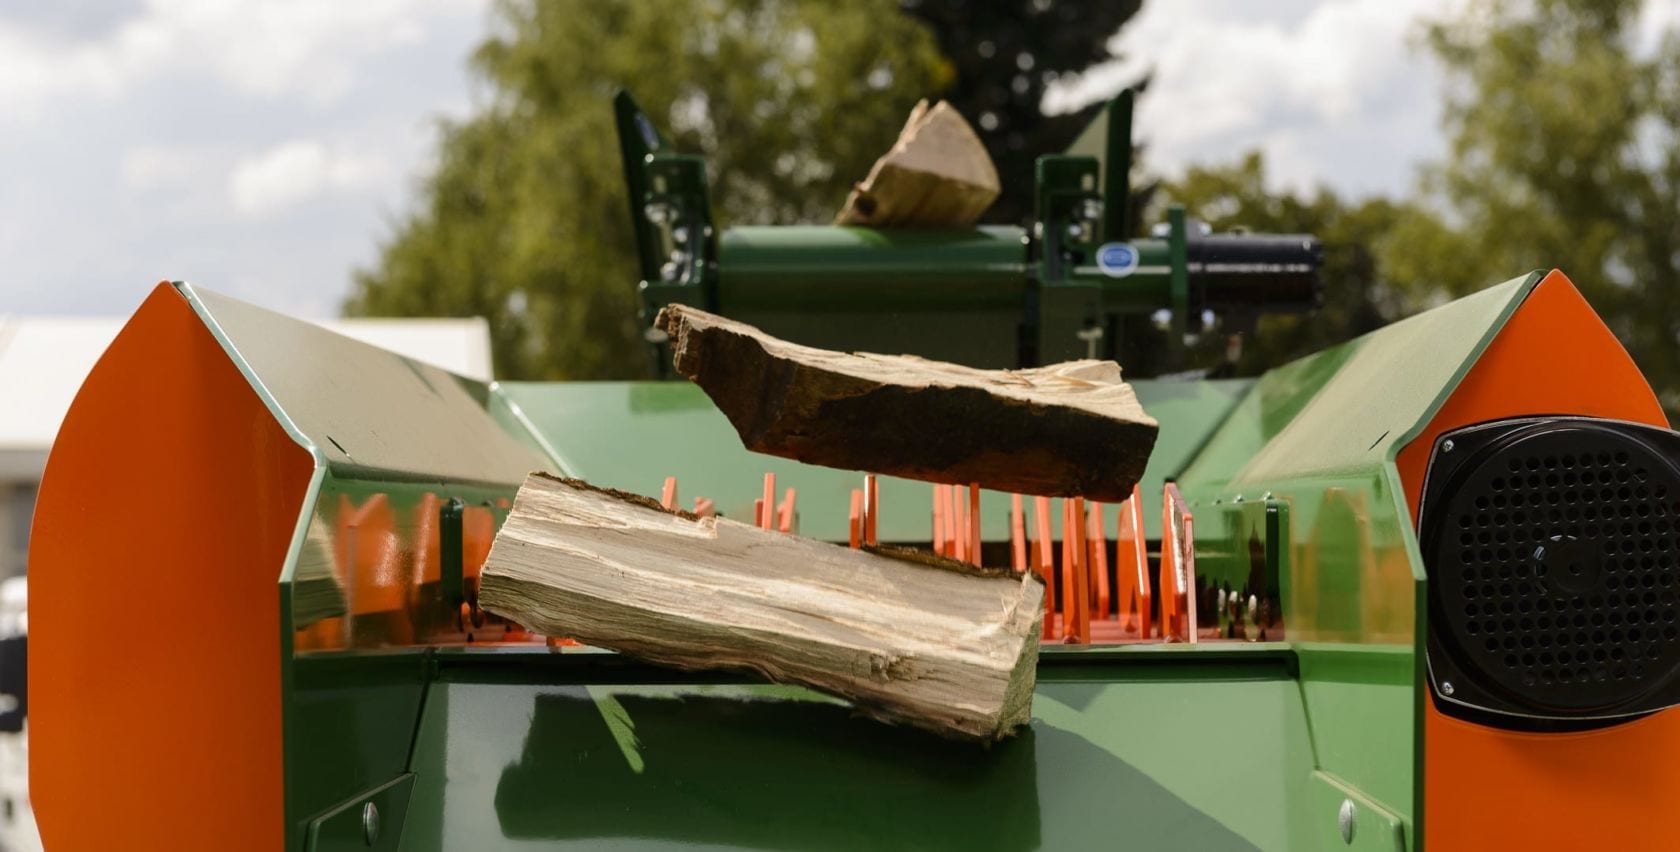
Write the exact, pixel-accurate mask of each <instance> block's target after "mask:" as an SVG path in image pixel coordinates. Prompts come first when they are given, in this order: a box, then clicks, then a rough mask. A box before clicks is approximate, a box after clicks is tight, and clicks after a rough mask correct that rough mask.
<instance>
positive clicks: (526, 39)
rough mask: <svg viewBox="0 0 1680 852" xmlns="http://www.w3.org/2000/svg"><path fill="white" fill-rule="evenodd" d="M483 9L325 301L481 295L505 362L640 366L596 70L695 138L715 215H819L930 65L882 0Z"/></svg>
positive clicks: (594, 371) (621, 371)
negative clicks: (415, 187) (451, 79)
mask: <svg viewBox="0 0 1680 852" xmlns="http://www.w3.org/2000/svg"><path fill="white" fill-rule="evenodd" d="M493 22H494V27H493V32H494V35H493V36H492V37H491V38H490V39H489V40H488V41H486V42H485V43H484V45H483V46H481V47H480V48H479V49H478V51H477V52H476V54H475V55H474V57H473V70H474V72H475V73H476V75H477V76H478V77H479V79H480V80H482V81H483V83H484V84H485V85H486V87H487V89H488V91H489V98H488V100H487V102H486V103H485V104H484V106H483V107H482V109H480V110H479V111H478V113H477V114H476V115H474V116H473V117H472V118H469V119H467V120H465V121H461V122H455V123H445V124H444V125H443V127H442V139H441V144H440V151H439V160H438V164H437V167H436V170H435V171H434V172H433V173H432V174H431V175H429V176H428V177H427V178H425V180H424V181H423V183H422V185H421V188H420V190H421V191H420V203H419V207H418V209H417V210H416V211H414V212H413V213H412V214H410V215H409V216H407V217H405V218H403V219H402V220H400V221H399V222H397V223H396V225H395V228H394V233H393V235H392V237H391V238H390V240H389V241H387V242H386V243H385V244H384V245H383V246H382V248H381V251H380V257H379V261H378V263H377V265H376V266H375V267H374V268H372V269H368V270H361V271H358V272H357V273H356V275H355V283H354V290H353V293H352V295H351V297H350V298H349V299H348V300H347V302H346V304H345V310H346V312H347V313H350V314H364V315H365V314H386V315H408V316H451V315H472V314H477V315H482V316H484V317H486V318H487V319H488V320H489V322H490V325H491V333H492V339H493V341H494V357H495V360H496V372H497V375H499V376H503V377H506V378H524V379H535V378H543V379H562V378H569V379H580V378H607V377H626V376H633V375H639V374H640V373H641V372H642V370H643V369H645V367H644V365H645V363H646V358H645V353H644V352H643V350H642V346H643V344H642V342H641V334H640V332H641V329H639V328H637V326H636V308H637V305H636V296H635V281H636V271H635V250H634V245H635V242H634V236H633V233H632V230H631V226H630V222H629V217H628V214H627V213H626V210H627V208H628V205H627V203H626V201H625V198H624V187H623V185H622V183H623V181H622V177H621V172H620V169H619V163H618V149H617V143H616V137H615V135H614V129H613V119H612V107H611V97H612V94H613V92H614V90H615V89H617V88H618V87H621V86H624V87H629V88H630V89H632V90H633V91H634V93H635V95H636V98H637V100H638V101H639V102H640V103H641V104H642V105H643V107H644V108H645V109H647V111H648V113H649V114H650V115H652V116H656V117H662V118H663V119H664V122H663V123H664V125H665V127H666V128H667V129H668V130H669V131H670V135H671V137H672V141H673V142H674V143H675V144H676V145H677V146H678V147H679V148H681V149H683V150H687V151H696V152H699V153H702V154H704V155H705V156H706V158H707V162H708V164H709V167H710V168H711V169H712V170H713V171H712V173H711V174H710V179H711V185H712V187H713V205H714V211H713V212H714V215H715V216H716V218H717V219H718V220H719V221H720V223H728V222H729V221H731V220H739V221H751V222H761V223H786V222H801V221H820V220H826V219H828V218H830V217H832V216H833V215H834V211H835V210H837V209H839V206H840V203H841V201H842V200H843V199H844V197H845V194H846V191H847V190H848V189H849V188H850V186H851V183H852V182H853V181H854V180H857V179H858V178H860V177H861V176H862V175H864V174H865V173H867V172H868V170H869V167H870V165H871V164H872V163H873V162H874V159H875V158H876V157H877V156H879V155H880V153H881V152H882V151H885V150H886V149H887V148H888V147H889V146H890V145H891V144H892V141H893V139H894V138H895V136H896V135H897V132H898V129H899V127H900V126H901V125H902V123H903V121H904V117H905V115H907V114H908V112H909V110H910V107H911V105H912V104H914V103H915V101H916V100H917V99H918V98H920V97H923V96H925V95H927V94H928V93H930V92H937V91H939V90H941V89H942V88H944V87H945V85H946V84H947V83H948V82H949V80H950V69H949V66H948V65H947V64H946V63H945V62H944V60H943V59H942V58H941V57H940V55H939V52H938V50H937V48H936V46H935V44H934V41H933V38H932V37H931V36H930V35H929V33H928V31H927V30H926V28H925V27H923V26H922V25H920V24H919V23H918V22H916V21H915V20H913V19H911V18H910V17H908V16H905V15H902V14H900V13H899V11H898V8H897V6H896V4H895V3H893V2H892V0H853V1H852V2H846V3H829V2H824V1H823V0H688V2H682V3H677V2H672V3H648V2H639V0H552V2H543V1H542V0H502V2H500V3H499V4H498V5H497V6H496V7H495V11H494V13H493Z"/></svg>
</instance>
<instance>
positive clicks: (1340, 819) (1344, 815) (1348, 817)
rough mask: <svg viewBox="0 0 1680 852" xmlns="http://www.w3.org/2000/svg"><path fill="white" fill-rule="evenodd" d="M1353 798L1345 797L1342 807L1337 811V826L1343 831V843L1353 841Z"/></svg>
mask: <svg viewBox="0 0 1680 852" xmlns="http://www.w3.org/2000/svg"><path fill="white" fill-rule="evenodd" d="M1353 816H1354V810H1353V800H1352V799H1343V800H1342V807H1341V809H1340V810H1338V811H1336V828H1337V829H1339V830H1340V831H1341V832H1342V842H1343V843H1349V844H1351V843H1353Z"/></svg>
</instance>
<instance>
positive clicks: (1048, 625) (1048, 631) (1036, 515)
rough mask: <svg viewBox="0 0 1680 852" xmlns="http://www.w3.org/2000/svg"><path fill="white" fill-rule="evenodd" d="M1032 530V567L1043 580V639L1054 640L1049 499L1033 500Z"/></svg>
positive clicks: (1053, 583)
mask: <svg viewBox="0 0 1680 852" xmlns="http://www.w3.org/2000/svg"><path fill="white" fill-rule="evenodd" d="M1033 522H1034V524H1033V528H1034V531H1035V532H1036V533H1037V536H1036V541H1035V542H1034V544H1035V545H1036V547H1035V549H1034V553H1035V554H1036V556H1035V558H1034V563H1035V564H1034V567H1035V568H1037V569H1038V576H1039V577H1040V578H1042V579H1043V580H1044V634H1043V637H1042V638H1044V639H1054V638H1056V570H1055V567H1056V560H1055V556H1054V552H1053V551H1052V550H1051V549H1050V548H1051V547H1052V545H1051V543H1050V498H1049V497H1034V498H1033Z"/></svg>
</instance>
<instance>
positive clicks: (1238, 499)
mask: <svg viewBox="0 0 1680 852" xmlns="http://www.w3.org/2000/svg"><path fill="white" fill-rule="evenodd" d="M1231 502H1232V503H1241V502H1242V495H1241V494H1238V495H1237V496H1235V497H1232V498H1231Z"/></svg>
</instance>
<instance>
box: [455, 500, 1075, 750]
mask: <svg viewBox="0 0 1680 852" xmlns="http://www.w3.org/2000/svg"><path fill="white" fill-rule="evenodd" d="M913 553H914V552H913V551H904V552H902V553H899V552H896V551H892V552H889V551H885V550H882V549H874V550H852V549H850V548H845V547H839V546H836V545H832V544H828V543H826V542H820V541H815V540H812V539H806V538H801V537H799V536H795V535H788V534H785V533H778V532H772V531H770V530H763V529H758V528H755V527H752V526H748V525H746V524H742V523H739V522H736V521H731V520H727V519H723V518H700V517H696V516H694V515H691V514H689V513H687V512H672V511H667V510H665V509H663V508H662V507H660V506H659V504H658V503H656V502H654V501H653V500H650V499H647V498H641V497H636V496H633V495H627V494H623V493H620V492H616V491H607V490H603V489H598V488H594V487H592V486H589V485H587V484H585V483H582V482H579V481H577V480H570V479H560V478H557V477H553V476H549V475H547V474H540V473H538V474H532V475H531V476H530V478H528V479H527V480H526V481H525V484H524V486H523V487H522V488H520V491H519V496H518V498H517V499H516V500H515V501H514V505H513V510H512V512H511V514H509V516H508V519H507V522H506V523H505V524H503V526H502V530H501V532H500V533H498V534H497V536H496V541H495V545H494V546H493V547H492V548H491V551H490V557H489V560H488V561H487V562H486V564H485V567H484V572H483V576H482V585H481V587H480V591H479V603H480V605H481V606H483V608H484V609H486V610H488V611H490V612H492V613H495V614H497V615H500V616H504V617H506V618H509V619H512V620H514V621H516V622H518V623H520V624H523V625H525V626H527V627H530V628H532V629H535V630H537V631H539V632H542V633H546V634H548V635H550V636H565V637H570V638H574V639H577V640H578V641H580V642H583V643H585V644H588V645H595V646H599V647H603V648H611V649H613V650H616V651H621V652H623V653H626V654H630V655H633V656H636V657H640V658H644V659H647V660H651V661H654V662H658V663H664V664H668V665H673V666H678V667H682V668H695V669H703V668H732V669H748V670H752V671H756V672H758V673H760V674H762V675H763V676H764V677H766V678H769V679H770V680H772V681H777V682H783V683H797V684H803V685H805V686H809V687H812V688H814V689H817V690H821V691H823V692H827V693H831V694H833V695H837V696H840V697H842V698H846V699H849V700H851V701H852V702H853V704H854V705H855V706H856V707H857V709H858V710H859V711H860V712H862V713H864V714H866V715H869V716H873V717H876V718H879V719H882V720H885V721H889V722H901V723H909V724H913V725H917V726H920V727H923V728H928V729H931V730H934V731H937V732H940V733H944V734H947V735H952V736H957V737H965V738H973V739H980V740H995V739H999V738H1002V737H1004V736H1007V735H1008V734H1009V733H1010V731H1012V730H1013V729H1014V728H1015V727H1016V726H1017V725H1020V724H1024V723H1025V722H1026V721H1027V720H1028V719H1029V718H1030V716H1031V712H1032V691H1033V683H1034V679H1035V667H1036V663H1037V660H1038V635H1039V629H1040V628H1039V619H1040V618H1041V617H1042V615H1043V609H1044V606H1043V599H1044V586H1043V584H1042V583H1041V582H1040V581H1039V580H1038V579H1037V578H1035V577H1032V576H1030V575H1029V576H1026V577H1019V576H1015V575H1013V574H1011V573H1010V572H1007V571H988V570H984V569H979V568H975V567H973V566H963V565H961V564H959V563H955V562H951V561H949V560H943V559H939V558H937V557H933V556H931V555H929V554H919V555H911V554H913Z"/></svg>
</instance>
